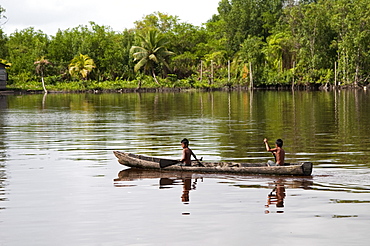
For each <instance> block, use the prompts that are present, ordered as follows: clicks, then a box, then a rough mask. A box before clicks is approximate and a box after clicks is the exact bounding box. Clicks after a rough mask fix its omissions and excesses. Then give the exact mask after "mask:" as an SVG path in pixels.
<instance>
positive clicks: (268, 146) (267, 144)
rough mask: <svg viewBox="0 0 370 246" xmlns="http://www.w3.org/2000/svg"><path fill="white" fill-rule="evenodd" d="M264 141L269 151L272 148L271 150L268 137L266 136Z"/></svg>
mask: <svg viewBox="0 0 370 246" xmlns="http://www.w3.org/2000/svg"><path fill="white" fill-rule="evenodd" d="M263 142H264V143H265V146H266V150H267V151H270V150H271V148H270V145H269V143H268V142H267V138H265V139H264V140H263Z"/></svg>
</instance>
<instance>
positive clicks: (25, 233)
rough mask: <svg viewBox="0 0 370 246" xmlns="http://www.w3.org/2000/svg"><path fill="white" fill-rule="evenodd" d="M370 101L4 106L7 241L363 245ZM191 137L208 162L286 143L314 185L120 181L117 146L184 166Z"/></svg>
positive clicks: (316, 97)
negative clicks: (309, 167) (309, 166)
mask: <svg viewBox="0 0 370 246" xmlns="http://www.w3.org/2000/svg"><path fill="white" fill-rule="evenodd" d="M368 93H369V92H368V91H367V92H365V91H335V92H275V91H254V92H242V91H240V92H190V93H163V94H160V93H146V94H139V93H138V94H135V93H132V94H48V95H47V96H45V97H44V95H24V96H2V97H0V208H2V209H0V238H1V244H4V245H30V244H31V245H51V244H55V238H60V234H63V237H62V238H60V240H61V241H60V244H61V245H179V244H180V245H200V244H201V245H217V244H218V245H230V244H233V245H244V244H245V242H248V243H249V244H252V245H268V244H271V238H274V243H275V244H276V245H282V244H284V245H294V244H297V243H302V242H308V239H309V242H308V243H307V244H310V245H326V244H341V245H353V242H360V244H361V243H364V244H363V245H367V243H368V237H367V236H366V235H367V233H368V232H367V228H368V221H369V220H370V212H369V209H368V205H369V193H370V155H369V154H368V150H369V149H370V131H369V125H370V117H369V115H370V96H369V94H368ZM184 105H186V106H184ZM184 137H186V138H188V139H189V140H190V142H191V147H192V149H193V151H194V152H195V153H196V154H197V155H198V156H203V158H204V160H207V161H219V160H223V161H237V162H265V161H267V160H268V159H270V158H271V156H270V155H269V154H268V153H267V152H266V151H265V148H264V145H263V139H264V138H265V137H267V138H269V139H271V140H273V139H277V138H282V139H283V140H284V145H285V146H284V149H285V151H286V159H287V162H297V161H306V160H308V161H311V162H313V163H314V171H313V176H312V177H309V178H300V177H282V178H281V177H280V178H279V177H273V176H235V175H205V174H191V176H189V174H186V175H185V174H179V173H167V172H151V173H148V172H144V171H143V172H140V171H137V170H136V171H135V172H132V170H131V171H130V170H124V171H122V172H120V173H119V174H118V177H117V178H116V180H115V181H114V182H113V184H112V179H114V178H115V177H116V176H117V173H118V172H119V170H121V169H122V168H123V167H122V166H120V165H119V164H118V162H117V159H116V158H115V156H114V155H113V154H112V151H113V150H121V151H125V152H132V153H136V154H144V155H149V156H158V157H173V158H178V157H179V156H180V155H181V147H180V146H179V141H180V140H181V139H183V138H184ZM266 204H267V205H268V206H269V207H268V208H266V207H265V205H266ZM302 204H304V206H302ZM282 205H283V206H284V207H281V206H282ZM266 211H268V213H267V212H266ZM279 212H284V213H279ZM266 213H267V214H266ZM183 215H188V216H183ZM276 225H284V226H283V227H280V226H276ZM355 227H356V233H354V234H353V233H348V228H355ZM266 232H268V235H269V237H266ZM19 235H22V236H21V237H20V236H19ZM189 235H191V237H189ZM343 235H346V238H343Z"/></svg>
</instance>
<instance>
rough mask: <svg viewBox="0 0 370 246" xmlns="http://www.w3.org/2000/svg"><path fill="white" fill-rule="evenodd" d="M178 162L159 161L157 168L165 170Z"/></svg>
mask: <svg viewBox="0 0 370 246" xmlns="http://www.w3.org/2000/svg"><path fill="white" fill-rule="evenodd" d="M179 162H180V161H177V160H166V159H161V160H160V161H159V166H160V167H161V168H165V167H169V166H172V165H175V164H177V163H179Z"/></svg>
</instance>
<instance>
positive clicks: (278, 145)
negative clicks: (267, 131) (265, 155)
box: [263, 138, 285, 166]
mask: <svg viewBox="0 0 370 246" xmlns="http://www.w3.org/2000/svg"><path fill="white" fill-rule="evenodd" d="M263 142H264V143H265V146H266V150H267V151H269V152H271V153H272V154H273V155H274V157H275V162H273V161H268V162H267V165H268V166H284V160H285V150H283V140H281V139H280V138H279V139H278V140H276V142H275V148H273V149H271V148H270V146H269V143H268V141H267V138H265V139H264V140H263Z"/></svg>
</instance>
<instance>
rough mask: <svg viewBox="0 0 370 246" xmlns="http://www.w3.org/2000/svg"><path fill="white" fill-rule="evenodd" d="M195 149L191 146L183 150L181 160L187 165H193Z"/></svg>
mask: <svg viewBox="0 0 370 246" xmlns="http://www.w3.org/2000/svg"><path fill="white" fill-rule="evenodd" d="M192 154H193V151H192V150H191V149H189V148H184V149H183V150H182V157H181V161H182V162H184V163H185V165H186V166H191V156H192Z"/></svg>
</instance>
